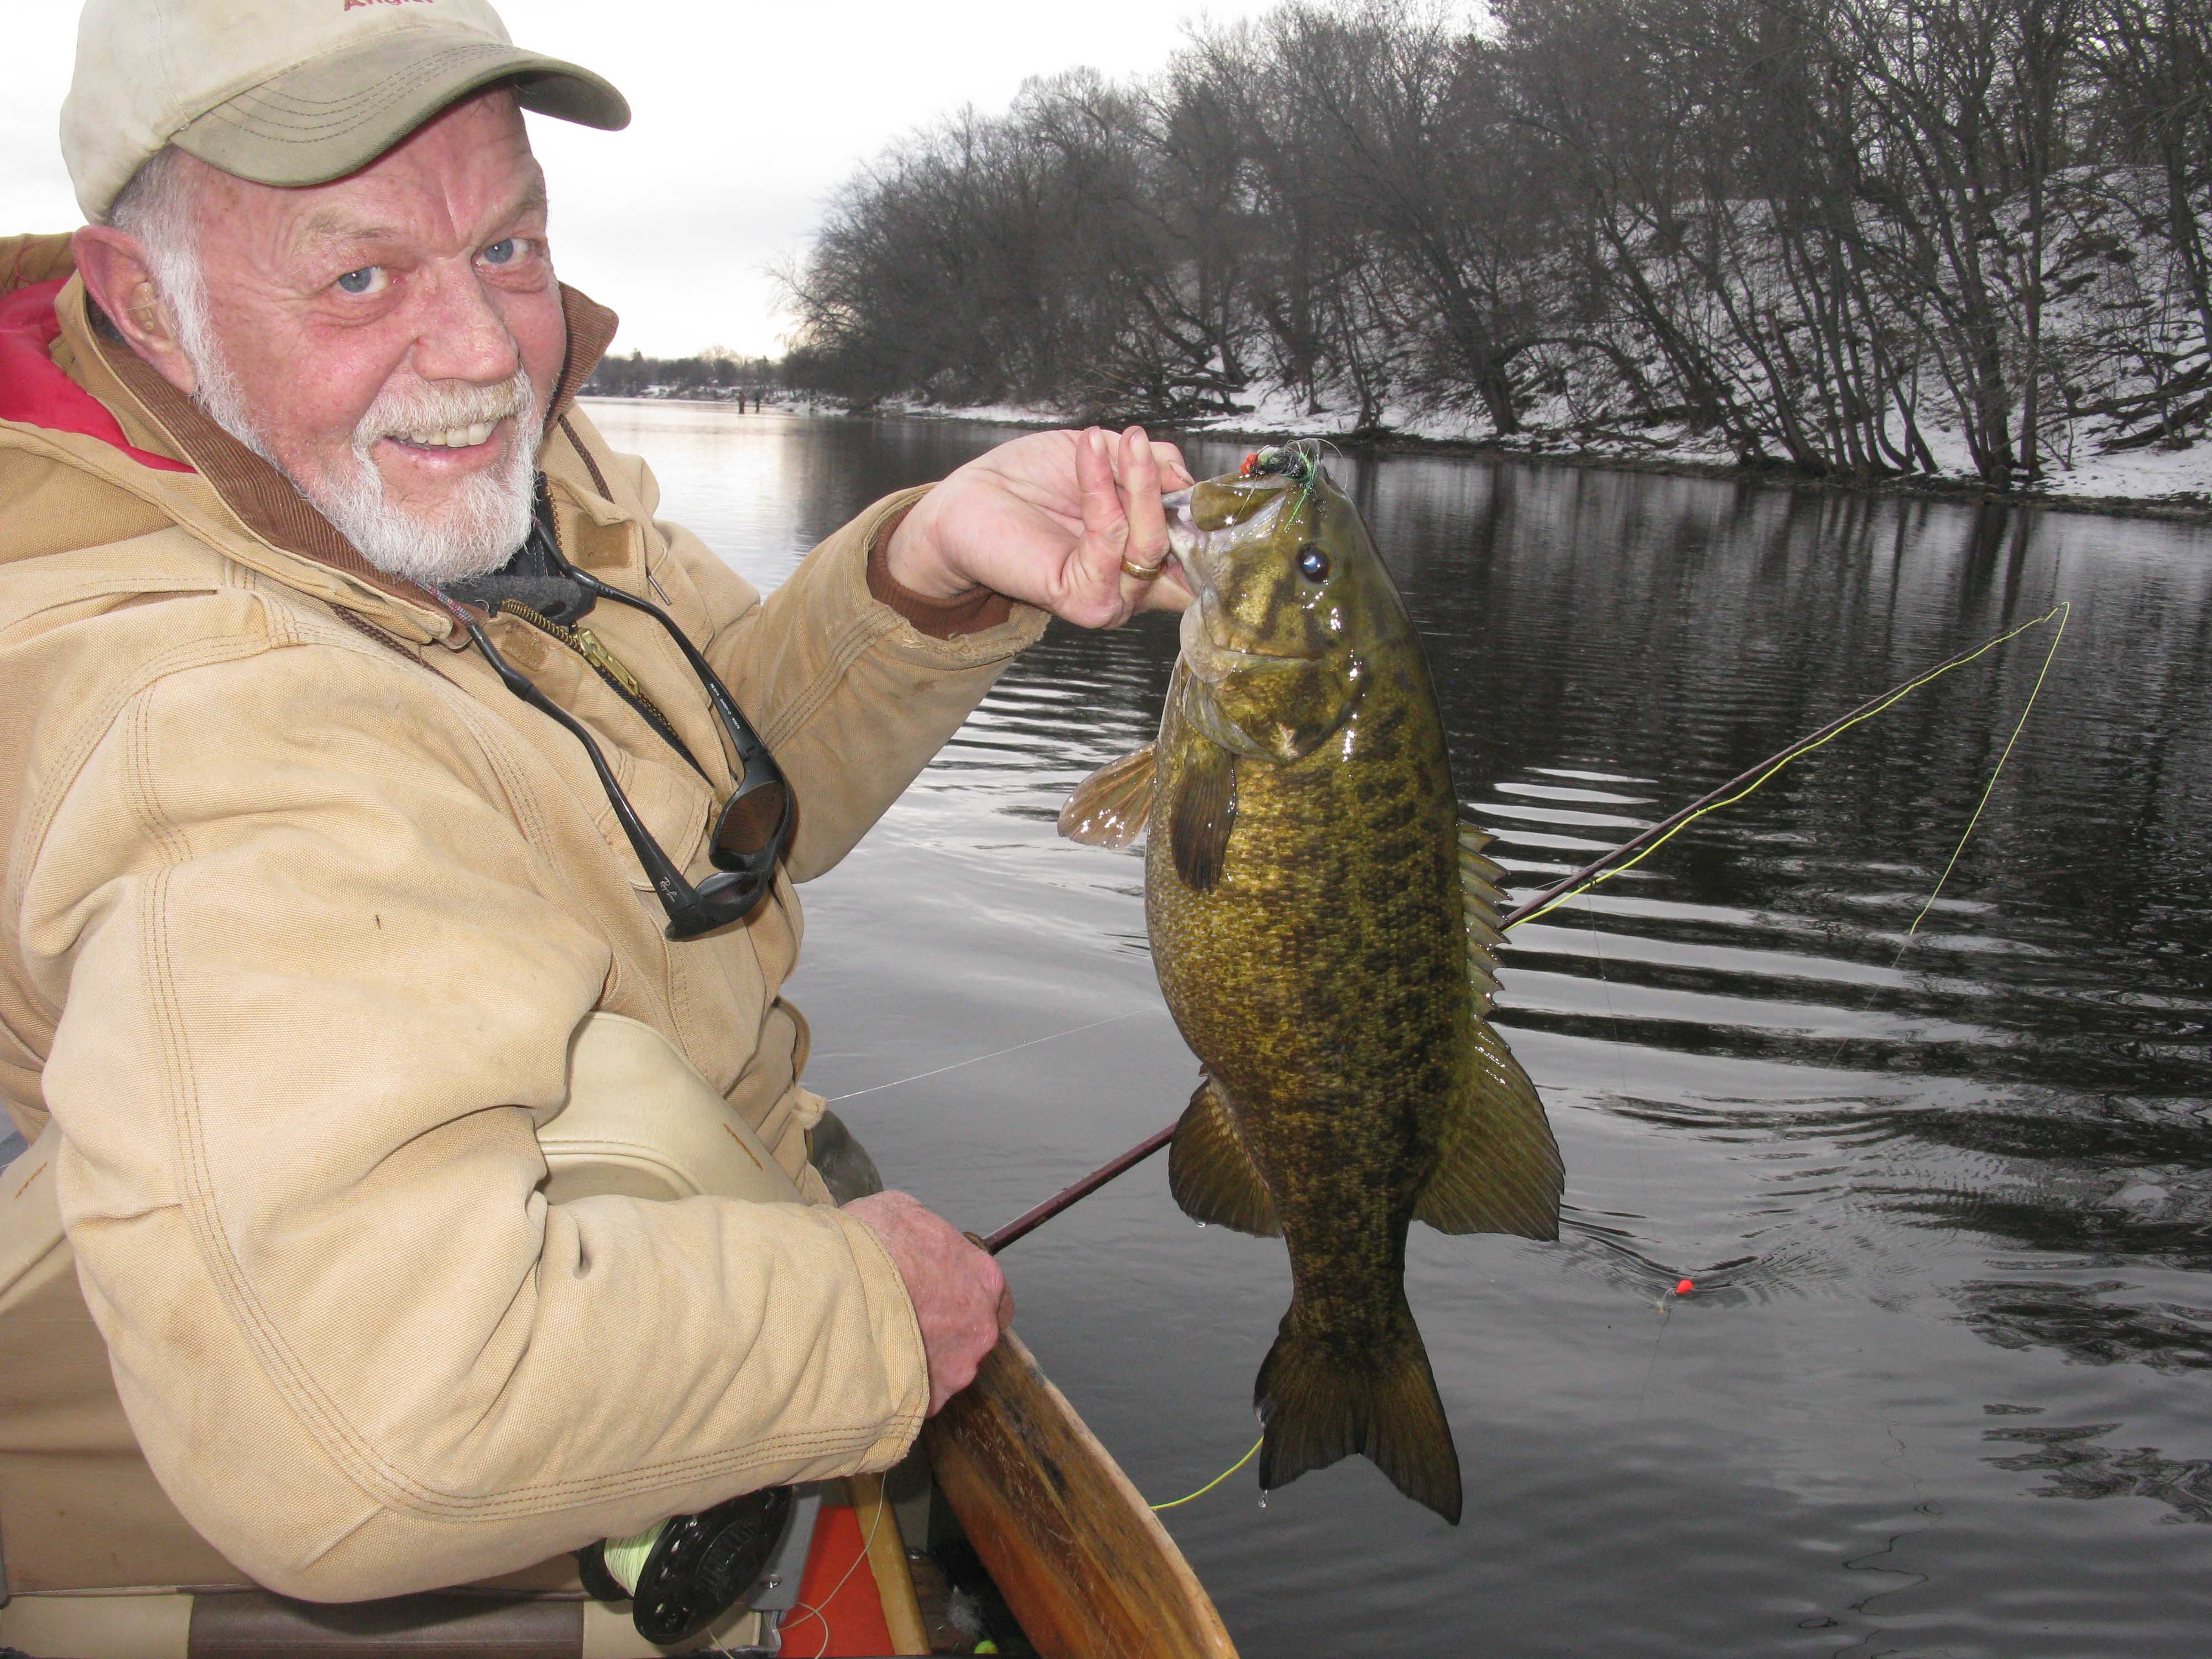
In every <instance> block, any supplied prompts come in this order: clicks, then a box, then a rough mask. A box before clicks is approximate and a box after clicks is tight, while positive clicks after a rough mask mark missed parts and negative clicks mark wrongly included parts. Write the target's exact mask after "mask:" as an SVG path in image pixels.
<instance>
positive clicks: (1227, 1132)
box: [1168, 1078, 1283, 1238]
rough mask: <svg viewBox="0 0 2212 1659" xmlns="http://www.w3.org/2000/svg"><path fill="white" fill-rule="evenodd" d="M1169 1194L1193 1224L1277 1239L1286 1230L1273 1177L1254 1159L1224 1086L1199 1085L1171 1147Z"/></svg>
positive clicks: (1208, 1082) (1211, 1083)
mask: <svg viewBox="0 0 2212 1659" xmlns="http://www.w3.org/2000/svg"><path fill="white" fill-rule="evenodd" d="M1168 1192H1169V1193H1170V1194H1171V1195H1172V1196H1173V1197H1174V1199H1175V1201H1176V1204H1178V1205H1179V1206H1182V1212H1183V1213H1184V1214H1185V1215H1187V1216H1188V1217H1189V1218H1191V1219H1192V1220H1193V1221H1211V1222H1218V1223H1219V1224H1220V1225H1222V1226H1225V1227H1229V1228H1232V1229H1234V1230H1235V1231H1237V1232H1240V1233H1255V1234H1257V1235H1258V1236H1259V1237H1261V1238H1273V1237H1276V1236H1277V1235H1279V1233H1281V1231H1283V1224H1282V1220H1281V1218H1279V1216H1278V1215H1277V1214H1276V1212H1275V1200H1274V1198H1273V1195H1272V1194H1269V1193H1268V1191H1267V1178H1266V1177H1265V1176H1262V1175H1261V1173H1260V1166H1259V1165H1258V1164H1255V1163H1254V1162H1253V1160H1252V1152H1251V1149H1250V1148H1249V1146H1246V1145H1245V1142H1244V1132H1243V1129H1241V1128H1239V1127H1237V1116H1236V1114H1235V1113H1233V1112H1232V1111H1231V1110H1230V1108H1229V1103H1228V1100H1227V1099H1226V1098H1225V1097H1224V1096H1223V1095H1222V1094H1221V1092H1220V1085H1218V1084H1217V1083H1215V1082H1214V1080H1213V1079H1212V1078H1208V1079H1206V1080H1205V1081H1204V1082H1203V1083H1200V1085H1198V1092H1197V1093H1195V1094H1194V1095H1193V1096H1191V1097H1190V1104H1189V1105H1188V1106H1187V1107H1185V1108H1184V1109H1183V1114H1182V1121H1181V1122H1179V1123H1177V1124H1176V1133H1175V1142H1174V1144H1173V1145H1172V1146H1170V1147H1169V1148H1168Z"/></svg>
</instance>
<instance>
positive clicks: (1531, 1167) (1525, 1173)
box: [1413, 1019, 1566, 1238]
mask: <svg viewBox="0 0 2212 1659" xmlns="http://www.w3.org/2000/svg"><path fill="white" fill-rule="evenodd" d="M1473 1036H1474V1043H1473V1064H1472V1065H1471V1066H1470V1067H1469V1068H1468V1070H1469V1075H1468V1079H1467V1082H1466V1085H1465V1086H1464V1087H1463V1088H1462V1091H1461V1092H1460V1094H1459V1096H1458V1097H1457V1098H1455V1099H1452V1100H1448V1101H1445V1102H1443V1103H1442V1104H1441V1106H1440V1107H1439V1108H1438V1109H1437V1120H1438V1121H1437V1168H1436V1173H1435V1174H1434V1175H1432V1176H1430V1177H1429V1184H1428V1185H1427V1187H1425V1188H1423V1190H1422V1193H1421V1196H1420V1200H1419V1203H1418V1204H1416V1205H1415V1206H1414V1208H1413V1214H1414V1216H1415V1217H1416V1218H1419V1219H1420V1220H1422V1221H1425V1222H1427V1223H1428V1224H1429V1225H1431V1227H1434V1228H1435V1229H1436V1230H1437V1231H1439V1232H1445V1233H1517V1234H1519V1235H1520V1236H1521V1237H1523V1238H1557V1237H1559V1195H1560V1194H1561V1192H1562V1191H1563V1190H1564V1189H1565V1183H1566V1176H1565V1170H1564V1168H1563V1166H1562V1165H1561V1164H1560V1163H1559V1143H1558V1142H1557V1141H1555V1140H1553V1139H1552V1126H1551V1125H1550V1123H1548V1122H1547V1121H1545V1117H1544V1107H1543V1103H1542V1102H1541V1101H1540V1100H1538V1099H1537V1097H1536V1085H1534V1084H1533V1083H1531V1082H1530V1081H1529V1080H1528V1073H1526V1072H1524V1071H1522V1069H1521V1063H1520V1062H1519V1061H1518V1060H1515V1059H1514V1058H1513V1056H1512V1055H1511V1054H1510V1053H1508V1052H1507V1050H1506V1047H1505V1043H1504V1039H1503V1038H1501V1037H1500V1036H1498V1033H1497V1032H1496V1031H1495V1030H1492V1029H1491V1026H1490V1024H1489V1022H1488V1021H1486V1020H1483V1019H1476V1020H1475V1021H1474V1031H1473Z"/></svg>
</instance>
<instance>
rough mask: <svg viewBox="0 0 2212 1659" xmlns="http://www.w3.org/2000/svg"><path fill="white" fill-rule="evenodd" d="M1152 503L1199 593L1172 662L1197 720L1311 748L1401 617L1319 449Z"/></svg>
mask: <svg viewBox="0 0 2212 1659" xmlns="http://www.w3.org/2000/svg"><path fill="white" fill-rule="evenodd" d="M1163 504H1164V506H1165V507H1166V508H1167V512H1168V539H1169V543H1170V546H1171V547H1172V548H1173V550H1174V552H1175V555H1176V561H1177V562H1178V564H1179V566H1180V568H1181V569H1182V572H1183V574H1184V576H1185V578H1186V580H1188V584H1189V586H1190V588H1191V591H1192V592H1193V593H1194V594H1195V595H1196V596H1197V599H1196V603H1195V604H1194V605H1191V607H1190V608H1189V609H1188V611H1185V612H1184V613H1183V621H1182V661H1183V664H1184V665H1185V666H1186V668H1187V669H1188V671H1189V675H1190V678H1192V679H1193V680H1194V681H1195V682H1196V683H1197V688H1198V689H1197V690H1195V691H1194V695H1195V696H1196V697H1197V700H1198V702H1199V705H1200V711H1199V724H1200V726H1201V728H1202V729H1205V730H1206V732H1207V734H1208V735H1209V736H1212V737H1214V738H1216V739H1217V740H1218V741H1220V742H1222V743H1224V744H1225V746H1227V747H1229V748H1231V749H1235V750H1239V751H1240V752H1243V753H1246V754H1252V755H1264V756H1267V757H1270V758H1273V759H1276V760H1279V761H1285V762H1288V761H1294V760H1297V759H1298V758H1300V757H1303V756H1304V755H1306V754H1309V753H1310V752H1311V751H1312V750H1314V749H1316V747H1318V746H1319V745H1320V744H1322V742H1324V741H1325V740H1326V739H1327V738H1328V737H1329V736H1330V734H1332V733H1333V732H1335V731H1337V730H1338V729H1339V728H1340V726H1343V724H1344V722H1345V720H1346V718H1347V717H1348V716H1349V715H1350V714H1351V713H1352V709H1353V708H1354V707H1355V706H1356V705H1357V704H1358V701H1359V698H1360V696H1361V694H1362V692H1363V691H1364V689H1365V686H1366V684H1367V682H1368V680H1369V678H1370V653H1371V652H1372V650H1373V648H1374V647H1375V646H1376V644H1377V643H1378V642H1380V641H1383V640H1385V639H1388V638H1392V637H1395V636H1396V635H1400V634H1401V633H1402V632H1403V631H1405V629H1407V626H1408V624H1407V623H1406V620H1405V611H1404V607H1403V606H1402V605H1401V604H1400V602H1399V599H1398V594H1397V589H1396V588H1395V586H1393V585H1392V583H1391V581H1390V577H1389V572H1388V571H1387V570H1385V569H1384V568H1383V561H1382V559H1381V557H1380V556H1378V555H1377V554H1376V550H1375V544H1374V542H1373V541H1372V540H1371V539H1370V538H1369V536H1368V534H1367V526H1365V525H1364V524H1363V523H1362V522H1361V521H1360V518H1359V513H1358V510H1357V509H1356V508H1354V507H1353V506H1352V503H1351V501H1349V500H1347V499H1346V496H1345V494H1344V492H1343V491H1342V490H1341V489H1339V488H1338V487H1337V485H1336V483H1335V481H1334V479H1333V478H1331V477H1329V476H1328V471H1327V469H1325V468H1324V467H1323V466H1322V464H1321V460H1320V458H1319V457H1318V456H1317V455H1316V454H1314V453H1311V452H1310V450H1308V449H1304V448H1287V447H1286V448H1279V449H1262V450H1260V451H1258V452H1257V453H1255V455H1254V456H1253V457H1252V458H1250V459H1248V460H1247V461H1246V463H1245V465H1244V468H1243V471H1238V472H1234V473H1230V474H1227V475H1225V476H1224V477H1218V478H1209V479H1206V480H1205V481H1204V482H1203V483H1197V484H1194V485H1193V486H1192V487H1191V488H1190V489H1186V490H1182V491H1179V492H1177V493H1176V494H1175V495H1170V496H1167V497H1165V498H1164V503H1163Z"/></svg>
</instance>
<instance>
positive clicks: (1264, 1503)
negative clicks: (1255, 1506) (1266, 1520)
mask: <svg viewBox="0 0 2212 1659" xmlns="http://www.w3.org/2000/svg"><path fill="white" fill-rule="evenodd" d="M1260 1507H1261V1509H1263V1510H1264V1509H1266V1508H1267V1493H1265V1492H1261V1494H1260Z"/></svg>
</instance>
